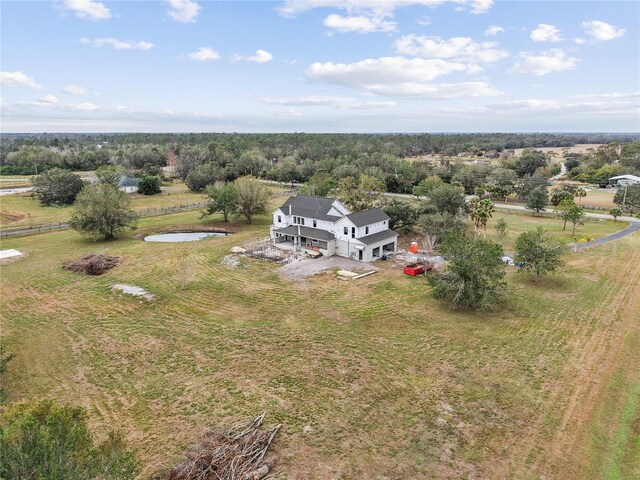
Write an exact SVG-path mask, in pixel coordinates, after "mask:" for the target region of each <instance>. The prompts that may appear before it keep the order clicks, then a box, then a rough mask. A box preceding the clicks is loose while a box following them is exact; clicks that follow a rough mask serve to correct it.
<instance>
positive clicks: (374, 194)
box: [336, 174, 385, 212]
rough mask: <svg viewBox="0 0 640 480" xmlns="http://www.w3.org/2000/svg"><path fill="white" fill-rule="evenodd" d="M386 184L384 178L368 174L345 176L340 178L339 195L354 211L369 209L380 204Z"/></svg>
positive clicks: (337, 189) (337, 191) (337, 193)
mask: <svg viewBox="0 0 640 480" xmlns="http://www.w3.org/2000/svg"><path fill="white" fill-rule="evenodd" d="M384 190H385V184H384V182H383V181H382V180H380V179H379V178H375V177H370V176H368V175H364V174H362V175H360V177H358V179H356V178H354V177H344V178H341V179H340V180H338V186H337V188H336V195H337V197H338V198H339V199H340V200H342V201H343V202H344V203H345V205H347V206H348V207H349V208H350V209H351V210H353V211H354V212H359V211H361V210H367V209H369V208H373V207H375V206H377V205H378V203H379V202H380V198H381V197H382V193H383V192H384Z"/></svg>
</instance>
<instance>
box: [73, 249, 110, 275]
mask: <svg viewBox="0 0 640 480" xmlns="http://www.w3.org/2000/svg"><path fill="white" fill-rule="evenodd" d="M121 261H122V259H121V258H120V257H110V256H109V255H105V254H103V253H94V254H92V255H87V256H86V257H82V258H78V259H76V260H71V261H70V262H67V263H65V264H64V266H63V268H64V269H65V270H69V271H71V272H76V273H86V274H87V275H102V274H103V273H104V272H106V271H107V270H109V269H111V268H113V267H115V266H116V265H118V264H119V263H120V262H121Z"/></svg>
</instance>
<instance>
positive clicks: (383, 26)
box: [278, 0, 493, 33]
mask: <svg viewBox="0 0 640 480" xmlns="http://www.w3.org/2000/svg"><path fill="white" fill-rule="evenodd" d="M444 3H453V4H457V5H458V8H457V9H460V10H468V11H470V12H471V13H473V14H480V13H485V12H487V11H488V10H489V9H490V8H491V6H492V5H493V0H288V1H286V2H284V4H283V5H282V6H281V7H280V8H278V12H279V13H280V15H282V16H285V17H294V16H295V15H297V14H298V13H301V12H305V11H308V10H313V9H315V8H338V9H341V10H344V11H346V12H347V13H348V16H341V15H337V14H331V15H329V16H328V17H326V18H325V20H324V24H325V25H326V26H327V27H329V28H333V29H336V30H338V31H341V32H358V33H370V32H391V31H394V30H395V29H396V27H397V23H396V22H392V21H389V20H388V19H389V18H392V17H393V16H394V14H395V11H396V9H398V8H401V7H410V6H413V5H422V6H426V7H432V8H433V7H437V6H438V5H441V4H444ZM427 18H428V17H427ZM426 22H428V23H425V21H424V20H419V21H418V23H419V24H421V25H425V24H427V25H428V24H430V23H431V19H428V20H427V21H426Z"/></svg>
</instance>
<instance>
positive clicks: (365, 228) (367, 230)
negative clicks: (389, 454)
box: [364, 227, 369, 235]
mask: <svg viewBox="0 0 640 480" xmlns="http://www.w3.org/2000/svg"><path fill="white" fill-rule="evenodd" d="M364 234H365V235H369V227H364Z"/></svg>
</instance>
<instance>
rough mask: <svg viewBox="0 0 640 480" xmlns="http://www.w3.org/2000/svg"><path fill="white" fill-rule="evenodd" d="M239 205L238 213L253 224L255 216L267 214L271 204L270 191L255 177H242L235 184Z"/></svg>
mask: <svg viewBox="0 0 640 480" xmlns="http://www.w3.org/2000/svg"><path fill="white" fill-rule="evenodd" d="M233 185H234V188H235V192H236V199H237V205H238V213H240V214H242V215H243V216H244V218H246V219H247V223H251V220H252V219H253V216H254V215H258V214H261V213H266V211H267V206H268V204H269V190H268V189H267V187H265V185H264V184H263V183H262V182H261V181H259V180H256V179H255V178H253V177H242V178H239V179H238V180H236V181H235V182H233Z"/></svg>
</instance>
